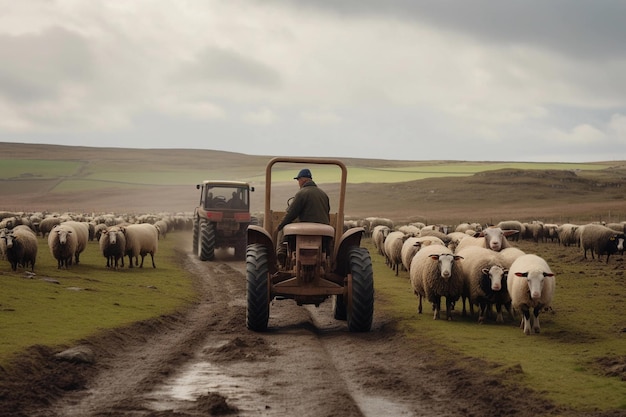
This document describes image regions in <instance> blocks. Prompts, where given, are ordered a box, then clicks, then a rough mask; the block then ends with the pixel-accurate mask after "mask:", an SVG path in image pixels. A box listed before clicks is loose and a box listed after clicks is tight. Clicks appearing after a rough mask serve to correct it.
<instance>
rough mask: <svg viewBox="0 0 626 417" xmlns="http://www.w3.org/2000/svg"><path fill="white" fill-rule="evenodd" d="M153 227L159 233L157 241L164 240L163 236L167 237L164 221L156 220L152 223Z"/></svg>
mask: <svg viewBox="0 0 626 417" xmlns="http://www.w3.org/2000/svg"><path fill="white" fill-rule="evenodd" d="M154 227H156V228H157V231H158V232H159V239H160V238H161V237H163V239H165V236H166V235H167V232H168V229H169V227H168V224H167V222H166V221H165V220H157V221H156V222H154Z"/></svg>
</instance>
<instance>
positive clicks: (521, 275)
mask: <svg viewBox="0 0 626 417" xmlns="http://www.w3.org/2000/svg"><path fill="white" fill-rule="evenodd" d="M515 276H517V277H527V276H528V272H516V273H515Z"/></svg>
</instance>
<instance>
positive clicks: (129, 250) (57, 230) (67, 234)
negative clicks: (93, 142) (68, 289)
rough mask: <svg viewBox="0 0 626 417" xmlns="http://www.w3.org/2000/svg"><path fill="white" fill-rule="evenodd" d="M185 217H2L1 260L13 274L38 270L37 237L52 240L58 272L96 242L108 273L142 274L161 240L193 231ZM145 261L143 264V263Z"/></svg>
mask: <svg viewBox="0 0 626 417" xmlns="http://www.w3.org/2000/svg"><path fill="white" fill-rule="evenodd" d="M188 223H189V222H188V220H187V219H186V217H185V216H170V215H168V214H161V215H143V216H117V215H114V214H107V215H98V216H85V215H80V214H75V213H64V214H60V213H54V214H43V213H10V212H1V213H0V259H4V260H7V261H8V262H9V263H10V265H11V269H12V270H13V271H15V270H17V267H18V266H20V267H23V268H26V269H27V268H30V270H31V271H34V269H35V263H36V260H37V251H38V236H41V237H42V238H44V239H47V243H48V248H49V250H50V253H51V254H52V256H53V257H54V259H56V261H57V267H58V268H59V269H67V268H70V267H71V266H72V264H78V263H80V255H81V253H83V251H84V250H85V249H86V248H87V242H88V241H92V240H96V241H97V242H98V244H99V250H100V252H101V253H102V255H103V257H104V258H105V259H106V267H107V268H113V269H118V268H120V267H122V268H123V267H124V258H125V257H126V256H127V257H128V267H129V268H133V266H138V267H140V268H143V263H144V258H145V257H146V256H147V255H150V257H151V260H152V267H153V268H156V265H155V262H154V255H155V253H156V252H157V250H158V240H159V238H161V237H165V236H166V234H167V232H168V231H170V230H174V229H177V228H183V227H188ZM139 258H141V262H140V261H139Z"/></svg>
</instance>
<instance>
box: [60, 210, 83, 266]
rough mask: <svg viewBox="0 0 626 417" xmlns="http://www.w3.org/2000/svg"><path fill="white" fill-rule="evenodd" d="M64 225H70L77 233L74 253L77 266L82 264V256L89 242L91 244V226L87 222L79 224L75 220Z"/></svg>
mask: <svg viewBox="0 0 626 417" xmlns="http://www.w3.org/2000/svg"><path fill="white" fill-rule="evenodd" d="M62 224H66V225H69V226H71V227H73V228H74V230H75V231H76V252H75V253H74V260H75V263H76V265H78V264H79V263H80V254H81V253H83V252H84V250H85V249H86V248H87V242H89V225H88V224H87V223H85V222H78V221H74V220H68V221H66V222H63V223H62Z"/></svg>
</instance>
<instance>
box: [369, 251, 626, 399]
mask: <svg viewBox="0 0 626 417" xmlns="http://www.w3.org/2000/svg"><path fill="white" fill-rule="evenodd" d="M366 245H369V242H366ZM516 246H519V247H520V248H521V249H523V250H525V251H526V252H527V253H537V254H539V255H540V256H543V257H544V258H545V259H546V260H548V262H549V263H550V265H551V267H552V269H553V270H554V271H555V272H556V273H557V289H556V294H555V299H554V303H553V310H552V311H551V312H544V313H542V314H541V315H540V321H541V326H542V333H541V334H537V335H531V336H525V335H524V334H523V333H522V331H521V329H520V328H519V321H518V320H519V319H515V320H513V321H511V320H508V321H506V323H505V324H495V322H493V321H492V322H488V323H485V324H483V325H479V324H477V323H476V319H475V318H474V319H470V318H466V317H461V315H460V310H461V304H460V301H459V303H457V308H456V309H455V311H456V315H455V320H454V321H452V322H446V321H440V320H438V321H435V320H433V318H432V313H431V307H430V305H429V304H428V303H426V304H425V306H424V313H423V314H421V315H419V314H417V306H418V299H417V297H416V296H415V295H414V294H413V292H412V290H411V288H410V284H409V280H408V277H409V275H408V273H407V272H405V271H402V272H400V274H399V276H395V275H394V272H393V271H392V270H391V269H389V268H388V267H387V266H386V265H385V263H384V259H383V257H382V256H380V255H378V254H377V252H376V249H375V248H374V247H373V246H369V247H368V248H369V250H370V252H371V253H372V260H373V267H374V277H375V286H376V293H377V303H378V304H377V307H376V308H377V309H378V310H383V311H385V312H386V313H388V314H391V315H392V316H393V317H394V319H396V320H397V322H398V328H399V329H401V331H403V332H404V333H405V334H406V336H407V337H408V338H409V340H412V341H414V343H415V344H416V345H424V344H425V343H424V342H425V341H431V342H432V343H434V344H436V345H438V346H441V347H442V348H443V350H445V351H446V352H448V353H450V352H452V354H453V355H459V358H464V357H472V358H479V359H482V360H484V361H487V362H488V363H489V364H490V365H489V366H488V372H491V373H493V375H494V377H496V378H498V379H499V380H501V381H503V382H505V381H506V380H508V378H513V379H514V380H516V381H519V382H521V383H522V384H524V385H526V386H528V387H529V388H532V389H533V390H535V391H537V392H540V393H542V394H543V395H545V396H546V397H548V398H549V399H551V400H552V401H554V402H555V403H557V404H561V405H567V406H569V407H574V408H575V409H578V410H582V411H584V410H594V409H597V410H613V409H626V384H625V383H624V381H623V380H622V378H621V377H620V375H619V373H618V374H617V375H616V376H612V374H611V372H610V371H611V367H612V366H620V365H611V364H619V363H622V364H623V363H624V359H625V357H624V355H625V354H626V333H625V329H626V319H624V315H623V294H624V280H623V264H622V263H621V262H619V261H618V260H616V259H611V263H609V264H608V265H606V264H604V263H600V262H597V261H583V260H581V259H579V258H580V255H579V252H578V251H579V250H580V249H579V248H562V247H558V245H556V244H535V243H527V242H520V243H519V245H516ZM622 262H623V261H622ZM616 265H617V266H616ZM442 315H443V313H442ZM505 320H506V314H505ZM461 362H465V363H466V366H472V364H475V361H461ZM621 366H623V365H621Z"/></svg>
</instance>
